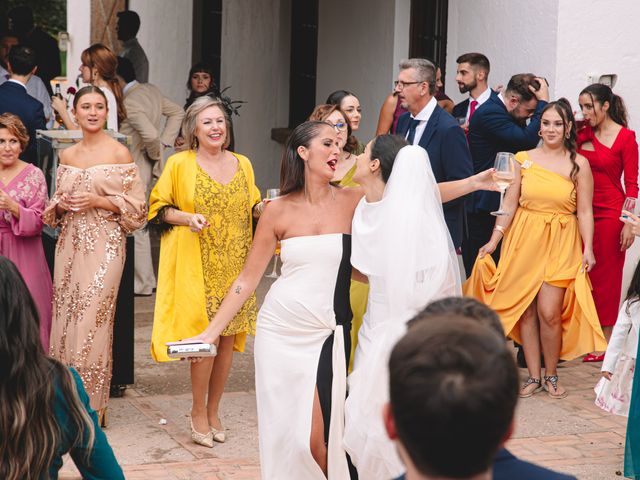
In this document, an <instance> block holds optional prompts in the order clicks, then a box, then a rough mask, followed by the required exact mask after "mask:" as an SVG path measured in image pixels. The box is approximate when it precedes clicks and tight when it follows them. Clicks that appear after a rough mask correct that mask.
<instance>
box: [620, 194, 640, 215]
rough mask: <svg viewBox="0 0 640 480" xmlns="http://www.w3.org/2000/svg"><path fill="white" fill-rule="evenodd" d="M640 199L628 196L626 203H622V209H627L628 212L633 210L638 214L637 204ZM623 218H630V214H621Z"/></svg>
mask: <svg viewBox="0 0 640 480" xmlns="http://www.w3.org/2000/svg"><path fill="white" fill-rule="evenodd" d="M637 202H638V199H637V198H633V197H627V198H625V199H624V205H622V210H626V211H627V212H631V213H633V214H634V215H636V205H637ZM621 217H622V218H629V216H628V215H624V214H622V215H621Z"/></svg>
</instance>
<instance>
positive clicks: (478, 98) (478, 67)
mask: <svg viewBox="0 0 640 480" xmlns="http://www.w3.org/2000/svg"><path fill="white" fill-rule="evenodd" d="M456 62H457V63H458V69H457V71H456V82H457V83H458V89H459V90H460V93H469V98H467V99H466V100H464V101H462V102H460V103H458V104H457V105H456V106H455V107H453V112H452V114H453V116H454V117H456V118H457V119H459V120H458V121H459V122H460V121H461V119H462V118H464V122H462V123H463V124H464V125H463V126H465V125H466V126H468V125H469V120H470V118H471V116H473V114H474V113H475V111H476V110H477V109H478V107H480V105H482V104H483V103H484V102H486V101H487V100H488V99H489V97H490V96H491V89H490V88H489V85H488V82H489V70H490V68H491V66H490V64H489V59H488V58H487V57H486V56H485V55H483V54H482V53H465V54H464V55H460V56H459V57H458V58H457V60H456Z"/></svg>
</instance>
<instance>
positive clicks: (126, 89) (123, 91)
mask: <svg viewBox="0 0 640 480" xmlns="http://www.w3.org/2000/svg"><path fill="white" fill-rule="evenodd" d="M136 85H138V81H137V80H133V81H132V82H129V83H127V84H126V85H125V86H124V88H123V89H122V94H123V95H126V94H127V92H128V91H129V90H131V89H132V88H133V87H135V86H136Z"/></svg>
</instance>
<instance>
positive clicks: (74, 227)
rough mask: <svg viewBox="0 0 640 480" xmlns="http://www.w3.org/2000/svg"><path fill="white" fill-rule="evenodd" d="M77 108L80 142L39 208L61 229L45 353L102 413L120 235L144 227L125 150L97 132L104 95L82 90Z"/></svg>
mask: <svg viewBox="0 0 640 480" xmlns="http://www.w3.org/2000/svg"><path fill="white" fill-rule="evenodd" d="M74 113H75V115H76V118H77V120H78V123H79V125H80V127H81V128H82V130H83V140H82V141H81V142H80V143H78V144H77V145H74V146H72V147H69V148H68V149H66V150H64V151H62V152H61V155H60V165H59V167H58V175H57V188H56V191H55V193H54V195H53V197H52V198H51V202H50V203H49V205H48V206H47V208H46V210H45V211H44V213H43V218H44V221H45V222H46V223H47V224H49V225H51V226H53V227H59V236H58V242H57V245H56V257H55V258H56V260H55V267H54V290H53V321H52V329H51V347H50V353H51V355H52V356H53V357H54V358H56V359H57V360H60V361H62V362H63V363H65V364H67V365H69V366H72V367H74V368H75V369H76V370H77V371H78V373H79V374H80V377H81V378H82V382H83V384H84V387H85V389H86V390H87V393H88V394H89V398H90V401H91V407H92V408H94V409H95V410H97V411H98V412H99V414H101V415H102V414H103V413H104V410H105V408H106V406H107V401H108V398H109V385H110V382H111V343H112V337H113V321H114V314H115V307H116V298H117V295H118V288H119V286H120V278H121V276H122V270H123V268H124V260H125V236H126V234H127V233H130V232H133V231H134V230H136V229H138V228H140V227H141V226H142V225H143V224H144V221H145V216H146V204H145V194H144V188H143V185H142V182H141V181H140V177H139V174H138V168H137V166H136V165H135V163H133V160H132V159H131V155H130V154H129V151H128V150H127V148H126V147H125V146H123V145H121V144H119V143H118V142H116V141H115V140H113V139H112V138H111V137H109V136H108V135H107V134H106V133H105V132H104V131H103V129H102V127H103V125H104V122H105V119H106V116H107V100H106V98H105V96H104V94H103V93H102V92H101V91H100V90H99V89H97V88H96V87H85V88H83V89H81V90H80V91H79V92H78V94H77V95H76V97H75V99H74Z"/></svg>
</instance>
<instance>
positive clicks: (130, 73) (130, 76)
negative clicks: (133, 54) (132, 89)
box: [116, 57, 136, 83]
mask: <svg viewBox="0 0 640 480" xmlns="http://www.w3.org/2000/svg"><path fill="white" fill-rule="evenodd" d="M116 73H117V74H118V75H119V76H120V77H122V79H123V80H124V82H125V83H131V82H133V81H134V80H135V79H136V71H135V69H134V68H133V64H132V63H131V61H130V60H129V59H128V58H124V57H118V67H117V68H116Z"/></svg>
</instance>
